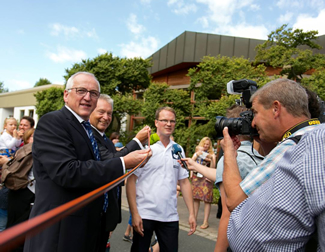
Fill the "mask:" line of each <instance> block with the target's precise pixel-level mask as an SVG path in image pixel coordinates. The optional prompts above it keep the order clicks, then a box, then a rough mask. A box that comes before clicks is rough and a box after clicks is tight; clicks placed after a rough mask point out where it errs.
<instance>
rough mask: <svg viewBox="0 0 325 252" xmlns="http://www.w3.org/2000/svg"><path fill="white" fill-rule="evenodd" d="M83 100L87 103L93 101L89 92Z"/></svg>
mask: <svg viewBox="0 0 325 252" xmlns="http://www.w3.org/2000/svg"><path fill="white" fill-rule="evenodd" d="M83 98H84V99H85V100H87V101H90V100H91V97H90V93H89V92H87V93H86V94H85V96H84V97H83Z"/></svg>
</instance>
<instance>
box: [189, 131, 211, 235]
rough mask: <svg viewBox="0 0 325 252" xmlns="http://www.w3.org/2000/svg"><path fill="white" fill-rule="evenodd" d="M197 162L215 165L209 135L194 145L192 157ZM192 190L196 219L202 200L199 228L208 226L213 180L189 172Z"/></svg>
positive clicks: (209, 165) (208, 165)
mask: <svg viewBox="0 0 325 252" xmlns="http://www.w3.org/2000/svg"><path fill="white" fill-rule="evenodd" d="M192 159H193V160H194V161H196V162H197V163H199V164H201V165H204V166H207V167H210V168H215V167H216V157H215V154H214V151H213V148H212V142H211V140H210V138H209V137H204V138H202V140H201V141H200V143H199V145H198V146H197V147H196V150H195V153H194V155H193V157H192ZM191 178H192V191H193V199H194V214H195V218H196V219H197V214H198V212H199V207H200V201H204V219H203V224H202V225H201V226H200V228H201V229H206V228H208V227H209V221H208V220H209V216H210V210H211V203H212V201H213V182H214V181H211V180H209V179H208V178H206V177H203V175H202V174H200V173H198V172H191Z"/></svg>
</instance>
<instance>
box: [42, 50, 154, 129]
mask: <svg viewBox="0 0 325 252" xmlns="http://www.w3.org/2000/svg"><path fill="white" fill-rule="evenodd" d="M149 66H150V61H149V60H148V59H146V60H144V59H141V58H133V59H127V58H119V57H114V56H113V55H112V54H111V53H110V54H108V53H106V54H102V55H100V56H97V57H95V58H93V59H87V60H82V62H80V63H76V64H74V65H73V66H72V67H71V68H70V69H66V70H65V71H66V75H65V76H64V78H65V79H66V81H67V80H68V79H69V77H70V76H71V75H73V74H75V73H77V72H80V71H86V72H91V73H93V74H94V75H95V76H96V78H97V79H98V81H99V83H100V85H101V93H103V94H108V95H110V96H111V97H112V98H113V99H114V117H115V118H116V119H117V120H118V122H117V124H116V125H118V126H117V128H114V129H111V130H112V131H119V130H120V129H119V127H120V125H121V121H120V120H121V118H122V117H123V116H124V115H126V114H137V113H139V112H140V110H141V107H142V104H141V101H137V100H133V98H132V91H133V90H142V89H146V88H147V87H148V86H149V84H150V75H149V73H148V70H147V68H148V67H149ZM43 92H45V93H44V97H42V96H41V95H38V96H37V97H36V99H37V107H38V111H40V113H41V114H40V116H41V115H43V114H44V113H46V112H49V111H52V110H56V109H58V107H57V106H56V105H59V104H62V105H63V98H62V96H61V97H57V96H56V95H57V94H58V93H57V92H56V91H54V90H53V89H51V91H47V90H45V91H43ZM62 94H63V93H62ZM47 96H52V99H53V100H51V101H50V100H48V101H47V102H49V104H47V103H45V102H43V101H42V100H41V99H43V98H46V97H47ZM51 103H52V104H54V106H52V105H51Z"/></svg>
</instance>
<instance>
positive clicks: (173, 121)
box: [157, 119, 176, 124]
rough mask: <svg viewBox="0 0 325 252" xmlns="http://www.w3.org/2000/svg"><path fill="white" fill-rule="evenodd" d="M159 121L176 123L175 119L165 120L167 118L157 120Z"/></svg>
mask: <svg viewBox="0 0 325 252" xmlns="http://www.w3.org/2000/svg"><path fill="white" fill-rule="evenodd" d="M157 121H159V122H162V123H163V124H167V123H170V124H175V123H176V121H175V120H165V119H162V120H159V119H158V120H157Z"/></svg>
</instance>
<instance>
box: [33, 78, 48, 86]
mask: <svg viewBox="0 0 325 252" xmlns="http://www.w3.org/2000/svg"><path fill="white" fill-rule="evenodd" d="M48 84H52V83H51V82H50V81H49V80H48V79H46V78H40V79H39V80H38V81H37V82H36V83H35V85H34V87H39V86H43V85H48Z"/></svg>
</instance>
